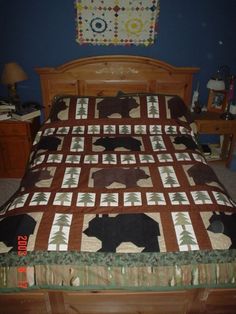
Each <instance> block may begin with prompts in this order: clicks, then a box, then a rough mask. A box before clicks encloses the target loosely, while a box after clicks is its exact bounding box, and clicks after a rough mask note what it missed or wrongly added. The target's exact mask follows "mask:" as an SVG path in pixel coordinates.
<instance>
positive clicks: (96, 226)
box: [84, 214, 160, 252]
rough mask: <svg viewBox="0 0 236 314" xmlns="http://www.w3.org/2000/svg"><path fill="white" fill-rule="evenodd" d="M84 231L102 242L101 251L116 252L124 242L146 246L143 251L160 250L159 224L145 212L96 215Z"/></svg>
mask: <svg viewBox="0 0 236 314" xmlns="http://www.w3.org/2000/svg"><path fill="white" fill-rule="evenodd" d="M84 233H85V234H86V235H87V236H89V237H96V238H98V239H99V240H100V241H101V242H102V247H101V249H100V250H99V252H116V249H117V247H118V246H119V245H120V244H121V243H122V242H132V243H133V244H135V245H136V246H138V247H144V249H143V251H142V252H160V248H159V243H158V238H157V237H158V236H160V230H159V224H158V222H156V221H155V220H153V219H152V218H150V217H149V216H147V215H145V214H120V215H117V216H116V217H109V216H108V215H103V216H102V217H98V215H96V217H95V218H93V219H92V220H91V221H90V222H89V227H88V228H87V229H86V230H84Z"/></svg>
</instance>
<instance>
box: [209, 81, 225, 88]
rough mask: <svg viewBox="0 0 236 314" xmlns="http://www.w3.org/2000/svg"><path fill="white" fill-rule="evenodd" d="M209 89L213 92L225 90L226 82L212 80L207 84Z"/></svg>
mask: <svg viewBox="0 0 236 314" xmlns="http://www.w3.org/2000/svg"><path fill="white" fill-rule="evenodd" d="M207 88H209V89H213V90H224V89H225V82H224V81H223V80H217V79H210V80H209V81H208V83H207Z"/></svg>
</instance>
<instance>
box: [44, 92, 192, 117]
mask: <svg viewBox="0 0 236 314" xmlns="http://www.w3.org/2000/svg"><path fill="white" fill-rule="evenodd" d="M97 119H103V120H104V119H105V120H111V119H123V120H126V119H127V120H130V119H141V120H142V121H144V122H145V120H146V119H155V121H156V120H157V119H160V120H170V119H174V120H179V121H183V122H187V123H189V122H190V123H191V115H190V112H189V110H188V108H187V106H186V105H185V103H184V101H183V100H182V99H181V98H180V97H179V96H173V95H164V94H146V93H144V94H127V95H126V94H123V93H121V92H120V93H118V95H117V96H114V97H108V96H107V97H95V96H87V97H86V96H83V97H79V96H61V97H57V99H56V100H55V102H54V103H53V105H52V109H51V112H50V115H49V119H48V121H47V122H54V121H65V120H70V121H74V122H76V121H77V122H78V120H83V121H84V122H86V120H90V122H91V121H92V120H93V122H94V120H97ZM94 123H95V122H94Z"/></svg>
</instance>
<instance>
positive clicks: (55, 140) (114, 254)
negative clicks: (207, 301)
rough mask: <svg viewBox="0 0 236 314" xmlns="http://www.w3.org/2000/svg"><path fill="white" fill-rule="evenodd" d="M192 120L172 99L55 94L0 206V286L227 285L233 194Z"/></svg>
mask: <svg viewBox="0 0 236 314" xmlns="http://www.w3.org/2000/svg"><path fill="white" fill-rule="evenodd" d="M193 126H194V122H193V121H192V120H191V115H190V114H189V112H188V110H187V108H186V106H185V104H184V103H183V101H182V100H181V99H180V98H179V97H174V96H168V95H134V96H123V97H105V98H99V97H81V98H79V97H61V98H59V99H58V100H57V101H56V102H55V103H54V104H53V107H52V111H51V115H50V117H49V119H48V120H47V121H46V122H45V123H44V124H43V126H42V127H41V129H40V130H39V132H38V134H37V136H36V138H35V141H34V143H33V147H32V152H31V155H30V160H29V165H28V169H27V171H26V173H25V176H24V177H23V179H22V182H21V186H20V189H19V190H18V192H17V193H16V195H15V196H14V198H11V199H10V200H9V202H7V204H6V205H5V206H3V207H2V208H1V213H0V214H1V216H0V252H1V254H0V287H1V289H3V290H8V289H16V288H30V287H34V288H35V287H40V286H43V287H47V288H48V287H53V288H55V287H58V286H61V285H63V286H65V288H66V287H77V288H78V287H79V288H81V289H82V288H85V287H100V288H104V287H105V288H124V287H139V288H140V287H142V288H144V289H145V287H149V288H150V287H153V288H156V287H160V286H167V285H168V286H173V287H176V286H181V285H185V286H186V285H189V286H193V285H195V286H197V285H200V284H206V283H208V284H216V283H222V284H223V283H227V284H233V283H234V282H235V281H234V280H235V269H236V268H235V267H236V265H235V249H236V211H235V203H234V202H233V200H232V199H231V198H230V196H229V195H228V193H227V191H226V190H225V188H224V186H223V185H222V184H221V183H220V182H219V180H218V178H217V176H216V175H215V173H214V172H213V170H212V169H211V168H210V167H209V166H208V165H207V163H206V160H205V158H204V156H203V155H202V153H201V151H200V148H199V145H198V143H197V140H196V137H195V134H194V131H193V130H194V129H193ZM222 267H223V268H222ZM208 268H209V269H208ZM216 269H217V271H216ZM154 273H155V275H154ZM50 274H52V275H50ZM161 274H162V275H161ZM207 274H208V275H207ZM140 276H141V278H140ZM138 278H139V279H138Z"/></svg>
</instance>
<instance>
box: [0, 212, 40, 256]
mask: <svg viewBox="0 0 236 314" xmlns="http://www.w3.org/2000/svg"><path fill="white" fill-rule="evenodd" d="M35 226H36V221H35V220H34V219H33V218H32V217H31V216H30V215H27V214H22V215H16V216H9V217H6V218H3V219H2V220H1V221H0V242H3V243H4V244H5V245H6V246H7V247H12V248H11V250H10V251H9V252H11V251H17V250H18V236H26V237H27V242H28V239H29V236H30V235H31V234H33V233H34V229H35Z"/></svg>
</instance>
